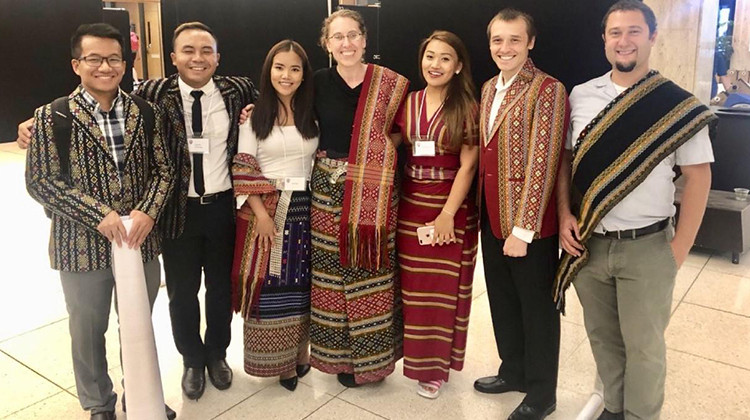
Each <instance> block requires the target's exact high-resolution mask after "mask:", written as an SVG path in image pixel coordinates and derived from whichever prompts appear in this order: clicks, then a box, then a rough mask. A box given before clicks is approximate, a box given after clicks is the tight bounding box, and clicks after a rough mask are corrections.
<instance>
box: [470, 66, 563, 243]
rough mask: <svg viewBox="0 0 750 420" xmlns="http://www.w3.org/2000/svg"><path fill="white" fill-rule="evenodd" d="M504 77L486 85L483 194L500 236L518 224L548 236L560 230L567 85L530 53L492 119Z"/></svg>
mask: <svg viewBox="0 0 750 420" xmlns="http://www.w3.org/2000/svg"><path fill="white" fill-rule="evenodd" d="M498 77H499V76H495V77H493V78H492V79H490V80H489V81H487V82H486V83H485V84H484V86H483V87H482V99H481V109H480V119H479V132H480V140H481V141H480V143H481V152H480V155H479V194H480V195H479V197H480V199H481V198H482V197H483V198H484V199H485V200H486V205H487V211H488V212H489V214H488V216H489V220H490V224H491V226H492V233H493V234H494V235H495V236H496V237H498V238H507V237H508V236H510V233H511V231H512V230H513V227H514V226H518V227H521V228H523V229H528V230H533V231H534V232H535V234H534V238H544V237H548V236H551V235H554V234H556V233H557V210H556V206H555V199H554V196H553V191H554V187H555V181H556V177H557V170H558V168H559V161H560V155H561V150H562V146H563V142H564V139H565V135H566V133H567V131H568V116H569V114H570V112H569V107H568V99H567V94H566V92H565V87H564V86H563V85H562V83H560V82H559V81H557V80H556V79H555V78H553V77H551V76H549V75H548V74H545V73H544V72H542V71H540V70H539V69H537V68H536V67H535V66H534V63H533V62H532V61H531V59H530V58H529V59H528V60H527V61H526V63H525V64H524V66H523V67H522V68H521V70H519V73H518V75H517V76H516V79H515V80H514V81H513V83H512V84H511V85H510V87H509V88H508V90H507V91H506V95H505V98H503V101H502V103H501V105H500V109H499V111H498V114H497V118H496V119H495V121H489V118H490V110H491V108H492V101H493V100H494V98H495V92H496V89H495V86H496V84H497V78H498ZM482 194H484V196H482Z"/></svg>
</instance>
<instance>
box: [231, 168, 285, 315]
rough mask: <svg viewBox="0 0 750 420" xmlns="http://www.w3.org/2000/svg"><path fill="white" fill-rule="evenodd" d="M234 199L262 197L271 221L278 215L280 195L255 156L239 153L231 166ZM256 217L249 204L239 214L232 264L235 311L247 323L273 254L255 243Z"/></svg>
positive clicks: (238, 211) (255, 304) (246, 203)
mask: <svg viewBox="0 0 750 420" xmlns="http://www.w3.org/2000/svg"><path fill="white" fill-rule="evenodd" d="M232 185H233V187H234V196H235V197H237V196H240V195H260V196H261V199H262V200H263V205H264V206H265V207H266V211H268V215H269V216H271V218H273V217H274V215H275V213H276V204H277V203H278V201H279V193H278V191H277V190H276V187H275V186H274V185H273V183H271V182H270V181H269V180H268V179H266V178H265V177H264V176H263V174H262V173H261V171H260V166H259V165H258V162H257V161H256V160H255V158H254V157H253V156H252V155H249V154H247V153H238V154H237V155H236V156H235V157H234V162H233V164H232ZM255 221H256V218H255V214H253V210H252V209H251V208H250V205H249V203H248V202H247V201H246V202H245V204H243V205H242V208H240V209H239V210H237V235H236V239H235V244H234V262H233V263H232V309H234V311H235V312H240V313H241V314H242V316H243V317H245V318H246V319H247V318H249V317H250V316H251V315H252V312H253V308H255V307H257V305H258V301H259V299H260V289H261V286H262V284H263V280H264V279H265V277H266V272H267V271H268V261H269V259H270V254H271V250H270V248H269V249H265V250H264V249H260V248H259V247H258V246H257V243H256V241H255V240H254V239H253V231H254V229H255Z"/></svg>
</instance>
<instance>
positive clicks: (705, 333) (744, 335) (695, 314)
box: [666, 302, 750, 370]
mask: <svg viewBox="0 0 750 420" xmlns="http://www.w3.org/2000/svg"><path fill="white" fill-rule="evenodd" d="M666 340H667V348H670V349H673V350H679V351H682V352H685V353H689V354H693V355H696V356H701V357H703V358H706V359H709V360H715V361H718V362H723V363H727V364H730V365H733V366H737V367H740V368H743V369H749V370H750V345H748V343H750V317H745V316H741V315H735V314H731V313H727V312H721V311H718V310H715V309H710V308H705V307H702V306H698V305H694V304H691V303H685V302H683V303H682V304H680V306H679V307H678V308H677V310H676V311H675V313H674V314H673V315H672V320H671V321H670V323H669V327H667V333H666Z"/></svg>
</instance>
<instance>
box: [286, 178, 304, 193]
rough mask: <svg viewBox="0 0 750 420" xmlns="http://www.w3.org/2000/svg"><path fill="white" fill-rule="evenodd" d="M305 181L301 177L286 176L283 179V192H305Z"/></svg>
mask: <svg viewBox="0 0 750 420" xmlns="http://www.w3.org/2000/svg"><path fill="white" fill-rule="evenodd" d="M305 190H307V180H306V179H305V177H303V176H288V177H286V178H284V191H305Z"/></svg>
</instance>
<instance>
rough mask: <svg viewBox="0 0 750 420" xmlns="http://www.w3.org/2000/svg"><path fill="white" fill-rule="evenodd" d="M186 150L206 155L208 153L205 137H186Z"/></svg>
mask: <svg viewBox="0 0 750 420" xmlns="http://www.w3.org/2000/svg"><path fill="white" fill-rule="evenodd" d="M188 151H189V152H190V153H191V154H192V153H195V154H199V155H207V154H209V153H210V150H209V143H208V139H207V138H203V137H197V136H193V137H190V138H189V139H188Z"/></svg>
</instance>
